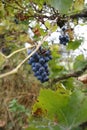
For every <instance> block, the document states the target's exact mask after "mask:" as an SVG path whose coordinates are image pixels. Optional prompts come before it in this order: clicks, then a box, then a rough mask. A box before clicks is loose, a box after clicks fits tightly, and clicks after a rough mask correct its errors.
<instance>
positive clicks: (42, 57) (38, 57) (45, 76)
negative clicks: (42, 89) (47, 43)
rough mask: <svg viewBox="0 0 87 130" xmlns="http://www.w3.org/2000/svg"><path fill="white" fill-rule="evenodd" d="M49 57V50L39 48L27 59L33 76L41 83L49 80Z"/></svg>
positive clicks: (50, 57)
mask: <svg viewBox="0 0 87 130" xmlns="http://www.w3.org/2000/svg"><path fill="white" fill-rule="evenodd" d="M51 59H52V56H51V51H50V50H44V49H43V48H40V49H39V51H38V52H36V53H35V54H33V55H32V56H31V57H30V59H29V61H28V63H29V64H30V65H31V67H32V70H33V72H34V76H36V77H37V79H38V80H40V81H41V83H44V82H46V81H48V80H49V67H48V61H49V60H51Z"/></svg>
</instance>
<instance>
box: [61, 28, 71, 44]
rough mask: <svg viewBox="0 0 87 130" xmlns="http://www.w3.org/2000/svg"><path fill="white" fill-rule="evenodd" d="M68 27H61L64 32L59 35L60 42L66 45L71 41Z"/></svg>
mask: <svg viewBox="0 0 87 130" xmlns="http://www.w3.org/2000/svg"><path fill="white" fill-rule="evenodd" d="M66 30H67V27H66V26H63V27H62V28H61V31H62V34H61V35H60V36H59V41H60V44H63V45H66V44H67V43H68V42H69V40H70V39H69V35H68V34H66Z"/></svg>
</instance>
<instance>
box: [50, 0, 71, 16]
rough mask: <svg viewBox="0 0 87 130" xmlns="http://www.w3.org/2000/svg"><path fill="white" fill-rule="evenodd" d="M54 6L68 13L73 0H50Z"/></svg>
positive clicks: (61, 11) (63, 12)
mask: <svg viewBox="0 0 87 130" xmlns="http://www.w3.org/2000/svg"><path fill="white" fill-rule="evenodd" d="M48 1H49V3H50V4H51V6H52V7H54V8H55V9H57V10H59V12H60V13H62V14H66V13H67V12H68V10H69V9H70V7H71V5H72V2H73V0H48Z"/></svg>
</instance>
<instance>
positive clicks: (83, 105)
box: [33, 89, 87, 130]
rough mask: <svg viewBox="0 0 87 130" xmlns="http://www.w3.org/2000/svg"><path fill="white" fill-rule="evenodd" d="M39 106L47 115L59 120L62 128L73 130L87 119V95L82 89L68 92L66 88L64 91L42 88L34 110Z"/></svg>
mask: <svg viewBox="0 0 87 130" xmlns="http://www.w3.org/2000/svg"><path fill="white" fill-rule="evenodd" d="M38 108H41V109H42V110H43V111H44V112H46V113H45V116H46V117H48V118H50V119H52V120H53V119H56V120H58V124H59V126H61V128H63V127H64V128H66V129H69V130H72V128H74V127H77V126H78V125H80V124H81V123H83V122H85V121H87V96H85V95H84V93H83V92H82V91H80V90H75V91H73V92H72V93H71V92H70V93H67V91H65V89H64V92H63V89H62V92H61V91H52V90H50V89H47V90H46V89H41V91H40V95H39V97H38V102H36V103H35V105H34V107H33V112H35V111H36V110H37V109H38ZM43 114H44V113H43ZM61 130H64V129H61Z"/></svg>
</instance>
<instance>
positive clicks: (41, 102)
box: [33, 89, 69, 121]
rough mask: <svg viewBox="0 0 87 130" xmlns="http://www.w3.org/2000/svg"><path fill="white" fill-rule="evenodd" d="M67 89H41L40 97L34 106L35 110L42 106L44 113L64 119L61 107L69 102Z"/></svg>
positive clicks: (52, 117)
mask: <svg viewBox="0 0 87 130" xmlns="http://www.w3.org/2000/svg"><path fill="white" fill-rule="evenodd" d="M68 96H69V95H68V94H67V91H64V93H61V91H59V90H58V91H52V90H50V89H47V90H46V89H41V91H40V95H39V97H38V102H36V103H35V105H34V106H33V112H35V111H37V109H38V108H41V110H42V111H43V113H44V114H46V115H47V116H48V117H49V118H50V119H54V118H55V117H58V118H60V120H61V121H64V119H63V118H62V116H61V114H62V112H61V109H62V108H63V107H64V106H66V105H67V103H68Z"/></svg>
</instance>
